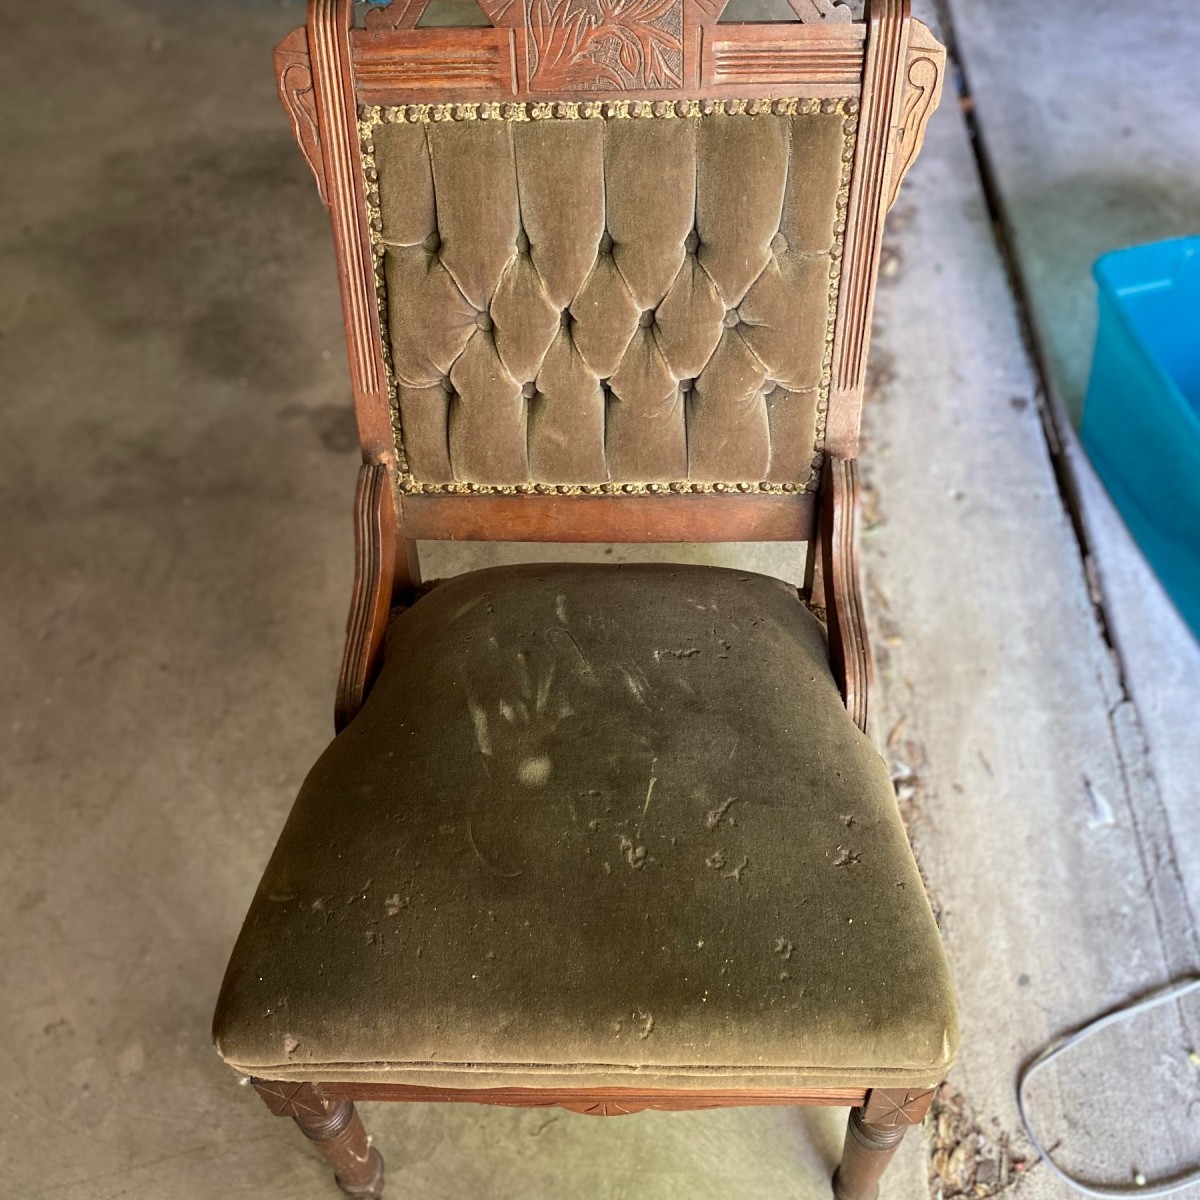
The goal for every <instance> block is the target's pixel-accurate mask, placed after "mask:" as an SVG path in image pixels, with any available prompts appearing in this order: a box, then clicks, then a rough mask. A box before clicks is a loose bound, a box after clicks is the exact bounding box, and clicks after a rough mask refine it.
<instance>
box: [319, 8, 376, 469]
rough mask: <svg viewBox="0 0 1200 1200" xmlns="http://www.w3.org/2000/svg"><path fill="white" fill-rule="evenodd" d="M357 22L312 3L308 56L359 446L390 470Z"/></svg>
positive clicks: (339, 11)
mask: <svg viewBox="0 0 1200 1200" xmlns="http://www.w3.org/2000/svg"><path fill="white" fill-rule="evenodd" d="M352 15H353V4H352V3H351V0H309V6H308V26H307V31H308V52H309V56H310V59H311V63H312V77H313V90H314V93H315V97H316V109H317V118H318V125H319V128H320V140H321V158H322V163H323V165H324V172H325V188H326V195H327V197H328V202H329V216H330V220H331V221H332V223H333V240H334V250H335V253H336V255H337V264H338V284H339V287H340V289H341V294H342V316H343V319H344V321H345V326H346V345H347V349H348V351H349V355H350V381H351V385H352V387H353V390H354V409H355V415H356V418H357V420H358V431H359V440H360V441H361V442H362V446H363V452H364V457H365V458H367V459H368V460H369V461H372V462H384V461H388V460H390V459H393V458H394V457H395V454H396V446H395V441H394V439H393V436H392V417H391V407H390V404H389V401H388V394H387V386H386V384H385V381H384V380H385V375H384V368H383V345H382V339H381V335H380V327H379V308H378V304H377V301H376V296H375V279H374V266H373V263H372V258H371V243H370V238H369V236H368V232H367V224H366V222H367V215H366V198H365V188H364V181H363V174H362V169H361V164H360V161H359V146H358V126H357V120H356V115H357V114H356V108H355V101H354V82H353V76H352V73H351V66H350V46H349V41H348V35H349V28H350V20H351V17H352Z"/></svg>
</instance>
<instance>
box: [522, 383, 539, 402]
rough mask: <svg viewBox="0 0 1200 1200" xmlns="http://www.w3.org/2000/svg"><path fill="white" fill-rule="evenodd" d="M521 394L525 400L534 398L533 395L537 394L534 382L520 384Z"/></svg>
mask: <svg viewBox="0 0 1200 1200" xmlns="http://www.w3.org/2000/svg"><path fill="white" fill-rule="evenodd" d="M521 395H522V396H524V397H525V399H526V400H532V399H533V398H534V396H536V395H537V384H536V383H525V384H522V385H521Z"/></svg>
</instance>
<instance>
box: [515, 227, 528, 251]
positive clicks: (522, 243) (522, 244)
mask: <svg viewBox="0 0 1200 1200" xmlns="http://www.w3.org/2000/svg"><path fill="white" fill-rule="evenodd" d="M517 250H518V251H519V252H520V253H521V254H528V253H529V234H527V233H526V232H525V230H523V229H522V230H521V232H520V233H518V234H517Z"/></svg>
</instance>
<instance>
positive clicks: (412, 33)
mask: <svg viewBox="0 0 1200 1200" xmlns="http://www.w3.org/2000/svg"><path fill="white" fill-rule="evenodd" d="M464 35H469V36H464ZM351 40H352V45H353V47H354V73H355V84H356V89H357V90H356V95H357V97H358V100H359V102H360V103H363V104H396V103H403V102H405V101H409V100H430V99H434V98H436V99H437V100H439V101H447V100H469V99H471V98H473V97H476V96H481V95H488V96H492V97H495V96H504V97H506V98H512V97H514V96H515V95H516V79H515V76H514V74H513V38H512V33H511V31H510V30H507V29H411V30H408V29H401V30H385V31H383V32H380V33H377V34H375V35H373V36H362V31H359V30H356V31H355V32H354V33H353V34H352V35H351Z"/></svg>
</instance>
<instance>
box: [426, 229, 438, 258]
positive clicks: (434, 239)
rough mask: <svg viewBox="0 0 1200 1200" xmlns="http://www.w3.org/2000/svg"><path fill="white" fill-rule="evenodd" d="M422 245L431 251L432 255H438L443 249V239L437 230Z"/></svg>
mask: <svg viewBox="0 0 1200 1200" xmlns="http://www.w3.org/2000/svg"><path fill="white" fill-rule="evenodd" d="M421 245H422V246H423V247H424V248H425V249H426V250H428V251H429V253H430V254H436V253H437V252H438V251H439V250H440V249H441V248H442V239H441V236H440V235H439V234H438V232H437V230H436V229H435V230H434V231H433V232H432V233H431V234H430V235H429V236H428V237H427V238H426V239H425V240H424V241H423V242H422V243H421Z"/></svg>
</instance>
